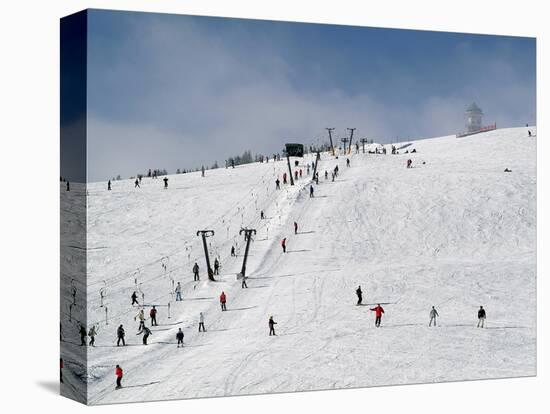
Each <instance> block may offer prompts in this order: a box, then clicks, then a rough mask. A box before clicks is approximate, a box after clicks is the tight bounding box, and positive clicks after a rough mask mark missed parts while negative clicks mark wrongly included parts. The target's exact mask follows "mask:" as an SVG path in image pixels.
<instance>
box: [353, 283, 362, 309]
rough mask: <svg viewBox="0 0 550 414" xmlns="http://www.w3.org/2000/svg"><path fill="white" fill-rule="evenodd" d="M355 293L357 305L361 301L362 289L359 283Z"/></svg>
mask: <svg viewBox="0 0 550 414" xmlns="http://www.w3.org/2000/svg"><path fill="white" fill-rule="evenodd" d="M355 293H356V294H357V305H361V304H362V303H363V291H362V290H361V285H359V287H358V288H357V290H356V291H355Z"/></svg>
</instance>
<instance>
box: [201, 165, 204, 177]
mask: <svg viewBox="0 0 550 414" xmlns="http://www.w3.org/2000/svg"><path fill="white" fill-rule="evenodd" d="M201 175H202V176H203V177H204V165H203V166H202V167H201Z"/></svg>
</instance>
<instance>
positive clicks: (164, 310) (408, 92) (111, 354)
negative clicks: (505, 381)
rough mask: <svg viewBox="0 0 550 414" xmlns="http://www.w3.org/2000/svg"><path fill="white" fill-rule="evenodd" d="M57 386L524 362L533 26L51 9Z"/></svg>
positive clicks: (278, 385) (265, 386) (131, 393)
mask: <svg viewBox="0 0 550 414" xmlns="http://www.w3.org/2000/svg"><path fill="white" fill-rule="evenodd" d="M60 40H61V45H60V46H61V173H60V175H61V178H60V202H61V263H60V266H61V327H60V328H61V332H60V336H61V338H60V339H61V355H60V377H61V378H60V380H61V393H62V395H64V396H66V397H69V398H72V399H74V400H77V401H80V402H82V403H86V404H110V403H123V402H137V401H150V400H168V399H184V398H199V397H219V396H233V395H250V394H264V393H279V392H295V391H310V390H331V389H341V388H352V387H369V386H380V385H397V384H415V383H433V382H443V381H461V380H479V379H488V378H505V377H523V376H533V375H536V140H537V129H536V104H535V96H536V84H535V83H536V79H535V61H536V52H535V47H536V41H535V39H534V38H520V37H511V36H494V35H491V36H489V35H477V34H460V33H445V32H429V31H416V30H396V29H383V28H369V27H351V26H342V25H330V24H311V23H292V22H276V21H260V20H244V19H232V18H231V19H230V18H218V17H199V16H185V15H169V14H155V13H140V12H123V11H108V10H85V11H82V12H79V13H76V14H73V15H70V16H67V17H64V18H62V19H61V39H60Z"/></svg>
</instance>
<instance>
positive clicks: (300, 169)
mask: <svg viewBox="0 0 550 414" xmlns="http://www.w3.org/2000/svg"><path fill="white" fill-rule="evenodd" d="M300 178H302V169H301V168H300Z"/></svg>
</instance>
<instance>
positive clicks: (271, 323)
mask: <svg viewBox="0 0 550 414" xmlns="http://www.w3.org/2000/svg"><path fill="white" fill-rule="evenodd" d="M268 324H269V336H272V335H275V336H277V334H276V333H275V325H277V322H275V321H274V320H273V316H270V317H269V322H268Z"/></svg>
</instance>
